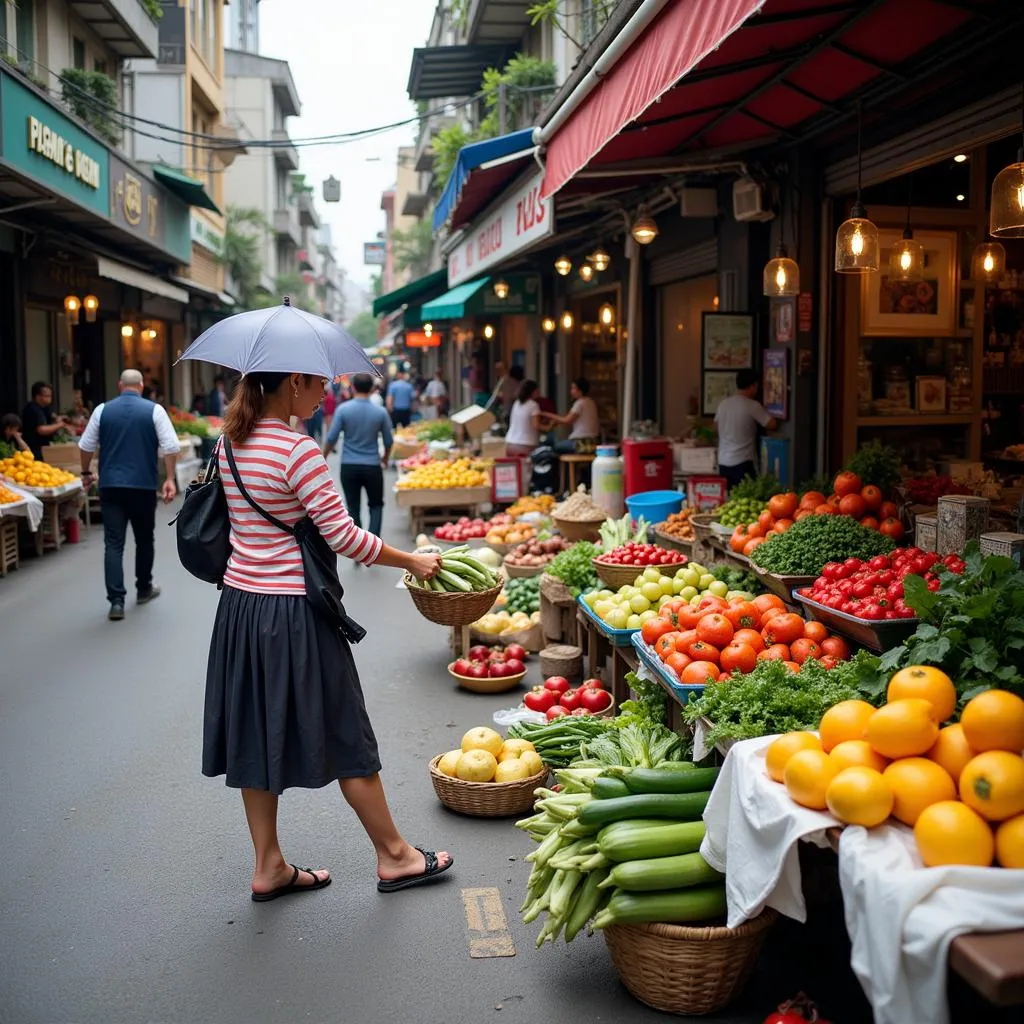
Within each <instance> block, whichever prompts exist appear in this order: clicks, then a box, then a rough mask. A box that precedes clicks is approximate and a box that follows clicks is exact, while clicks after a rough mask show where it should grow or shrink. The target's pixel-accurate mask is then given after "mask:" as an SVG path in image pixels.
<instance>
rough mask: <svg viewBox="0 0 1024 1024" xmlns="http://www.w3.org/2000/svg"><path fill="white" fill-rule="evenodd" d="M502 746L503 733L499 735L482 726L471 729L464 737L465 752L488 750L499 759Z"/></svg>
mask: <svg viewBox="0 0 1024 1024" xmlns="http://www.w3.org/2000/svg"><path fill="white" fill-rule="evenodd" d="M501 744H502V739H501V733H497V732H495V731H494V730H493V729H488V728H487V726H486V725H480V726H477V728H475V729H470V730H469V732H467V733H466V735H465V736H463V737H462V749H463V751H467V750H486V751H487V752H488V753H489V754H491V756H492V757H495V758H497V756H498V752H499V751H500V750H501Z"/></svg>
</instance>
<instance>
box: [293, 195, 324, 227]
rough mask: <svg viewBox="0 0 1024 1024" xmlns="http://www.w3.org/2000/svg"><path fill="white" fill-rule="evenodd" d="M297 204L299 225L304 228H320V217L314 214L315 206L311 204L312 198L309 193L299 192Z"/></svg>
mask: <svg viewBox="0 0 1024 1024" xmlns="http://www.w3.org/2000/svg"><path fill="white" fill-rule="evenodd" d="M298 203H299V223H300V224H301V225H302V226H303V227H304V228H313V229H314V230H315V229H316V228H319V227H320V217H319V215H318V214H317V212H316V205H315V204H314V202H313V196H312V194H311V193H310V192H300V193H299V194H298Z"/></svg>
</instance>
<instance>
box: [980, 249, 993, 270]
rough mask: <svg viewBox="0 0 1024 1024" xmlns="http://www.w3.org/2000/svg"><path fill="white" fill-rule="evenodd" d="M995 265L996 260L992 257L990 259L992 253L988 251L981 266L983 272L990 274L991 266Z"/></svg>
mask: <svg viewBox="0 0 1024 1024" xmlns="http://www.w3.org/2000/svg"><path fill="white" fill-rule="evenodd" d="M995 265H996V261H995V260H994V259H992V253H990V252H987V253H985V259H984V261H983V262H982V266H983V267H984V268H985V273H986V274H991V273H992V270H993V268H994V267H995Z"/></svg>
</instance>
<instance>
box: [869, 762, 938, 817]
mask: <svg viewBox="0 0 1024 1024" xmlns="http://www.w3.org/2000/svg"><path fill="white" fill-rule="evenodd" d="M882 778H883V779H885V781H886V782H887V783H888V784H889V788H890V789H891V790H892V795H893V797H894V798H895V803H894V804H893V809H892V813H893V816H894V817H896V818H899V820H900V821H902V822H903V824H904V825H913V824H914V823H915V822H916V821H917V819H918V818H919V817H920V815H921V812H922V811H923V810H924V809H925V808H926V807H930V806H931V805H932V804H937V803H940V802H941V801H943V800H955V799H956V783H955V782H954V781H953V780H952V779H951V778H950V776H949V773H948V772H947V771H946V769H945V768H941V767H940V766H939V765H937V764H936V763H935V762H934V761H929V760H928V758H926V757H905V758H903V759H902V760H900V761H893V763H892V764H891V765H889V767H888V768H886V769H885V771H884V772H882Z"/></svg>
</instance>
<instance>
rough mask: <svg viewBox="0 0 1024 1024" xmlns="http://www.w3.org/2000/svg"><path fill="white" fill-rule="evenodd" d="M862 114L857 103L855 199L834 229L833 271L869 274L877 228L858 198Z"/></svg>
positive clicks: (875, 253) (875, 261) (874, 262)
mask: <svg viewBox="0 0 1024 1024" xmlns="http://www.w3.org/2000/svg"><path fill="white" fill-rule="evenodd" d="M861 128H862V116H861V106H860V102H859V101H858V103H857V198H856V200H855V201H854V204H853V208H852V209H851V210H850V216H849V218H848V219H847V220H844V221H843V223H842V224H840V225H839V230H838V231H837V232H836V272H837V273H839V274H868V273H870V272H871V271H873V270H877V269H878V228H876V227H875V225H874V224H872V223H871V221H870V220H868V211H867V210H866V209H865V208H864V204H863V203H862V202H861V201H860V190H861V176H862V169H863V168H862V164H863V158H864V151H863V145H862V139H861Z"/></svg>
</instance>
